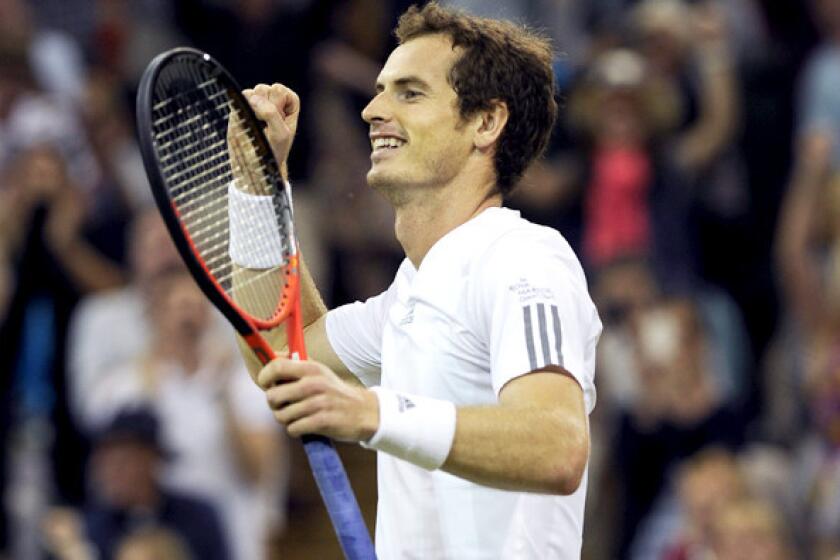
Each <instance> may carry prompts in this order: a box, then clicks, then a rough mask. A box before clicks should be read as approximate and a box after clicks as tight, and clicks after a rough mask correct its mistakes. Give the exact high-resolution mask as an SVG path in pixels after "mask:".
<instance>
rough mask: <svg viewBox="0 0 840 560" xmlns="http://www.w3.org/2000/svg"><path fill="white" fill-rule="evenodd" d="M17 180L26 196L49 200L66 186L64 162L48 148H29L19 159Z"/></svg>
mask: <svg viewBox="0 0 840 560" xmlns="http://www.w3.org/2000/svg"><path fill="white" fill-rule="evenodd" d="M17 179H18V182H19V184H20V187H21V188H22V189H23V190H24V192H25V193H26V194H27V195H28V196H30V197H32V198H35V199H41V200H49V199H51V198H52V197H53V196H55V195H56V194H58V193H59V191H60V190H61V189H62V188H65V186H66V183H67V172H66V168H65V165H64V160H63V159H62V158H61V156H60V155H59V154H58V152H56V151H55V150H54V149H53V148H51V147H49V146H36V147H33V148H30V149H29V150H27V151H26V152H25V153H24V154H23V156H22V157H21V158H20V167H19V168H18V176H17Z"/></svg>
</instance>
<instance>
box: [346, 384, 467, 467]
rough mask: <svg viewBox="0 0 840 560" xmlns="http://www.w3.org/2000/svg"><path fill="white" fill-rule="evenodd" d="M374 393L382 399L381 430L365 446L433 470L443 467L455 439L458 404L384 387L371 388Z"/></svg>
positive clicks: (364, 443)
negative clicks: (401, 392)
mask: <svg viewBox="0 0 840 560" xmlns="http://www.w3.org/2000/svg"><path fill="white" fill-rule="evenodd" d="M371 391H373V392H374V393H376V396H377V398H378V399H379V429H378V430H377V431H376V433H375V434H373V437H372V438H370V439H369V440H368V441H366V442H362V443H361V445H362V447H367V448H369V449H376V450H377V451H383V452H385V453H388V454H389V455H393V456H394V457H398V458H400V459H403V460H405V461H408V462H410V463H413V464H415V465H417V466H419V467H423V468H424V469H427V470H430V471H433V470H435V469H437V468H440V466H441V465H443V462H444V461H446V457H447V456H448V455H449V450H450V449H451V448H452V440H453V439H455V422H456V413H455V405H454V404H452V403H451V402H447V401H442V400H438V399H430V398H427V397H418V396H416V395H406V394H400V393H397V392H395V391H391V390H389V389H385V388H383V387H371Z"/></svg>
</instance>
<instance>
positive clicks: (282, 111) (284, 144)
mask: <svg viewBox="0 0 840 560" xmlns="http://www.w3.org/2000/svg"><path fill="white" fill-rule="evenodd" d="M242 94H243V95H244V96H245V99H247V100H248V103H250V104H251V108H252V109H253V110H254V113H255V114H256V115H257V117H258V118H259V119H260V120H262V121H263V122H264V123H265V124H266V128H265V135H266V138H268V142H269V144H271V150H272V151H273V152H274V157H275V158H276V159H277V162H278V163H280V165H281V167H282V168H283V173H284V175H285V169H286V159H287V158H288V157H289V151H290V150H291V149H292V140H294V137H295V132H296V131H297V124H298V115H299V114H300V98H298V95H297V94H296V93H295V92H294V91H292V90H291V89H289V88H287V87H286V86H284V85H282V84H272V85H270V86H269V85H266V84H259V85H257V86H256V87H254V88H252V89H246V90H244V91H243V92H242Z"/></svg>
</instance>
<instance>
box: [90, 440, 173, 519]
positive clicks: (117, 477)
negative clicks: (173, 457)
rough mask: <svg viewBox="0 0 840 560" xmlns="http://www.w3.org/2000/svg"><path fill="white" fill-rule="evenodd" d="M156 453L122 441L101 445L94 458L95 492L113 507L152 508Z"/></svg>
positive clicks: (146, 446)
mask: <svg viewBox="0 0 840 560" xmlns="http://www.w3.org/2000/svg"><path fill="white" fill-rule="evenodd" d="M159 461H160V458H159V455H158V452H157V451H156V450H155V449H154V447H152V446H151V445H149V444H146V443H143V442H140V441H132V440H124V441H122V440H121V441H113V442H106V443H103V444H100V445H99V447H98V448H97V449H96V451H95V452H94V455H93V472H94V478H95V480H96V488H97V490H98V491H99V492H100V494H101V496H102V498H103V500H104V501H105V502H106V503H107V504H109V505H111V506H114V507H118V508H129V507H141V506H149V505H154V504H150V503H149V501H150V500H153V499H154V497H156V495H157V490H156V488H157V484H156V482H155V477H156V473H157V467H158V463H159Z"/></svg>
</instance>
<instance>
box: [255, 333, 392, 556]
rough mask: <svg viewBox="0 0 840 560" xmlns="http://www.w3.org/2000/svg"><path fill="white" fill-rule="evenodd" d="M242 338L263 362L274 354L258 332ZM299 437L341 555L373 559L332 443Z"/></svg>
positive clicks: (297, 355) (299, 354)
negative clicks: (341, 552)
mask: <svg viewBox="0 0 840 560" xmlns="http://www.w3.org/2000/svg"><path fill="white" fill-rule="evenodd" d="M293 320H294V317H293ZM298 320H299V319H298ZM290 330H291V329H290ZM295 330H297V329H295ZM297 332H300V331H299V330H297ZM243 338H244V339H245V341H246V342H247V343H248V345H249V346H250V347H251V349H252V350H253V351H254V353H255V354H256V355H257V357H258V358H259V360H260V362H262V363H263V364H267V363H268V362H270V361H271V360H273V359H274V358H275V356H276V354H275V353H274V350H273V349H272V348H271V346H269V345H268V343H267V342H266V341H265V339H264V338H263V337H261V336H260V335H258V334H256V333H254V334H246V335H243ZM290 342H292V341H290ZM295 346H297V348H295ZM295 346H292V345H291V344H290V346H289V349H290V350H291V351H292V352H291V357H292V359H293V360H301V359H306V350H305V349H304V348H305V346H304V345H303V344H302V343H300V344H296V345H295ZM301 439H302V440H303V449H304V451H306V457H307V459H308V460H309V466H310V468H311V470H312V476H313V477H314V478H315V483H316V484H317V485H318V490H319V491H320V492H321V497H322V498H323V500H324V505H325V506H326V508H327V513H328V514H329V516H330V521H332V525H333V529H334V530H335V534H336V536H337V537H338V542H339V544H340V545H341V550H342V551H343V552H344V557H345V558H347V560H375V559H376V551H375V550H374V548H373V542H371V540H370V534H369V533H368V530H367V526H366V525H365V520H364V518H363V517H362V511H361V509H360V508H359V503H358V502H357V501H356V495H355V494H354V493H353V488H352V487H351V486H350V480H349V479H348V478H347V473H346V472H345V471H344V466H343V465H342V464H341V459H340V458H339V456H338V452H337V451H336V450H335V447H333V444H332V443H331V442H330V440H329V439H328V438H326V437H323V436H316V435H308V436H303V437H302V438H301Z"/></svg>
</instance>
